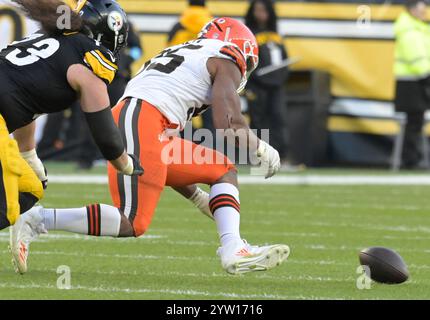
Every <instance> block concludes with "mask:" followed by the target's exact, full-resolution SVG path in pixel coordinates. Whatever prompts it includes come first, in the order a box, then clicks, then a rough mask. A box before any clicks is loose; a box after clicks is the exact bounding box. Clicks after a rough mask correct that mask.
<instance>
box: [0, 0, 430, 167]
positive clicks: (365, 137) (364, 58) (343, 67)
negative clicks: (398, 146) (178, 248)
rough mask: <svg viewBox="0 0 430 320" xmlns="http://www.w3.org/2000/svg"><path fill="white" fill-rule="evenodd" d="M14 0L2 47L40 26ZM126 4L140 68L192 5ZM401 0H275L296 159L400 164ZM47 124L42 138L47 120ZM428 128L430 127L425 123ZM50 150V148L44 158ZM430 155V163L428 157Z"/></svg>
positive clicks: (219, 7)
mask: <svg viewBox="0 0 430 320" xmlns="http://www.w3.org/2000/svg"><path fill="white" fill-rule="evenodd" d="M8 2H10V1H8V0H1V1H0V5H1V11H0V30H1V34H2V36H1V38H0V47H4V46H5V45H6V44H7V43H8V42H10V41H12V40H14V39H19V38H21V37H23V36H25V35H27V34H29V33H31V32H32V31H34V30H35V29H36V28H37V26H36V25H34V24H33V23H31V22H30V21H27V20H25V19H24V18H23V17H22V16H21V15H20V14H19V13H18V12H17V11H15V10H14V9H13V8H11V7H10V6H8ZM69 2H73V1H72V0H70V1H69ZM120 3H121V4H122V5H123V7H124V8H125V10H126V11H127V13H128V14H129V17H130V20H131V22H132V23H133V25H134V28H135V31H136V33H138V35H139V37H140V41H141V45H142V48H143V56H142V57H141V58H140V59H138V61H136V62H134V63H133V66H132V72H133V73H134V72H136V71H137V70H138V68H139V67H140V66H141V65H142V64H143V63H144V62H145V61H146V60H148V59H149V58H150V57H152V56H154V55H155V54H157V53H158V52H160V50H162V49H163V48H164V47H166V46H167V43H168V33H169V32H170V31H171V29H172V27H173V26H174V25H175V24H176V23H177V21H178V19H179V18H180V15H181V14H182V12H183V11H184V10H185V9H186V8H187V6H188V3H187V1H181V0H170V1H168V0H159V1H142V0H139V1H133V0H122V1H120ZM402 4H403V2H402V1H401V0H394V1H383V0H374V1H370V0H369V1H368V0H362V1H360V0H343V1H342V0H334V1H330V0H323V1H315V2H313V1H275V8H276V12H277V14H278V18H279V20H278V32H279V33H280V35H282V37H283V39H284V40H283V43H284V45H285V48H286V50H287V52H288V55H289V57H291V58H294V59H296V58H297V59H299V61H298V62H297V63H295V64H293V65H292V66H291V67H290V70H289V75H288V79H287V80H286V81H285V90H286V103H285V105H284V107H285V110H286V113H287V117H286V123H285V127H286V130H287V133H286V135H287V139H288V146H287V150H288V152H287V153H288V155H287V158H288V160H289V161H290V163H292V164H305V165H307V166H333V165H354V166H357V165H358V166H366V165H372V166H382V167H390V166H396V164H395V163H393V160H394V159H393V154H394V149H393V148H394V145H395V143H394V142H395V141H396V140H395V138H396V137H398V136H399V134H400V129H401V123H402V119H401V117H399V115H398V114H396V113H395V111H394V106H393V103H392V100H393V98H394V89H395V81H394V75H393V63H394V31H393V21H394V20H395V19H396V18H397V17H398V16H399V14H400V13H401V12H402V11H403V6H402ZM207 7H208V9H209V11H210V13H211V14H212V15H213V16H223V15H227V16H234V17H237V18H243V17H244V16H245V14H246V12H247V10H248V7H249V2H248V1H233V0H228V1H207ZM40 122H41V125H40V126H39V127H40V130H39V136H41V134H42V127H43V125H42V123H43V120H40ZM195 126H201V124H200V123H199V121H195ZM57 130H59V129H57ZM64 130H65V131H67V130H66V129H64V128H63V131H64ZM425 133H426V134H429V133H430V127H429V126H426V127H425ZM57 140H58V141H56V142H55V143H54V146H55V147H56V148H58V149H61V148H63V147H64V143H66V144H67V143H68V140H67V134H66V137H63V136H59V137H58V138H57ZM63 140H65V141H63ZM74 142H76V141H74ZM424 147H425V148H427V145H426V144H424ZM425 150H426V149H425ZM54 154H55V155H56V156H57V157H59V158H62V159H64V158H66V159H67V156H58V154H57V153H54ZM51 156H52V153H49V152H48V155H47V156H46V157H45V158H49V157H51ZM42 157H43V154H42ZM397 157H398V155H397ZM69 158H70V157H69ZM424 161H425V163H424V164H428V160H427V157H424ZM397 166H398V163H397Z"/></svg>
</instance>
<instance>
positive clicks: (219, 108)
mask: <svg viewBox="0 0 430 320" xmlns="http://www.w3.org/2000/svg"><path fill="white" fill-rule="evenodd" d="M208 70H209V73H210V74H211V76H212V79H213V86H212V113H213V123H214V126H215V128H216V129H223V130H227V134H230V135H231V134H233V135H235V136H236V137H238V138H246V139H247V141H248V147H249V148H250V149H251V150H252V151H255V150H257V148H258V143H259V142H258V138H257V136H256V135H255V134H254V133H253V132H252V131H250V130H249V127H248V125H247V123H246V120H245V118H244V117H243V115H242V111H241V106H240V97H239V95H238V93H237V88H238V87H239V85H240V82H241V79H242V76H241V73H240V71H239V69H238V68H237V66H236V65H235V64H234V63H233V62H232V61H230V60H226V59H219V58H212V59H209V61H208ZM241 141H243V140H241Z"/></svg>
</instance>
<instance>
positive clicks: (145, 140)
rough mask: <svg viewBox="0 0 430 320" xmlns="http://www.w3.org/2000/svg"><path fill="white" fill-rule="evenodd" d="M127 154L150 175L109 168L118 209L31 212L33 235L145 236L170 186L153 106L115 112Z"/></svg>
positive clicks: (137, 104) (127, 105)
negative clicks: (43, 231) (137, 158)
mask: <svg viewBox="0 0 430 320" xmlns="http://www.w3.org/2000/svg"><path fill="white" fill-rule="evenodd" d="M113 115H114V119H115V121H116V123H117V124H118V126H119V128H120V131H121V132H122V133H123V138H124V141H125V144H126V147H127V152H128V153H134V154H138V155H139V156H140V158H141V163H142V165H143V166H144V167H145V168H146V169H147V170H146V171H147V172H146V173H145V174H144V175H143V176H141V177H137V176H136V177H129V176H124V175H122V174H118V173H117V171H116V170H115V169H114V168H113V167H112V166H110V165H109V167H108V175H109V187H110V192H111V195H112V199H113V202H114V206H110V205H106V204H93V205H89V206H85V207H80V208H71V209H45V208H41V207H37V208H33V209H32V210H30V211H29V212H27V213H26V214H25V216H26V217H27V216H28V217H29V218H28V219H29V220H30V221H33V222H34V223H33V224H32V228H33V231H34V230H38V229H39V230H40V229H41V226H42V225H43V226H44V228H46V229H47V230H58V231H69V232H73V233H79V234H86V235H92V236H112V237H133V236H140V235H142V234H143V233H144V232H145V231H146V230H147V228H148V227H149V224H150V222H151V219H152V216H153V213H154V211H155V208H156V206H157V202H158V200H159V197H160V194H161V192H162V190H163V187H164V184H165V181H166V172H167V168H166V166H165V165H164V164H163V163H162V162H161V156H160V154H161V150H162V147H163V146H162V144H161V142H160V141H159V139H158V137H159V134H160V133H162V132H163V130H164V127H163V119H164V118H163V116H162V115H161V114H160V113H159V112H158V111H157V110H156V109H155V108H154V107H152V106H151V105H149V104H146V103H142V102H141V101H140V100H137V99H131V100H127V101H126V102H124V103H121V104H120V105H118V106H117V107H115V108H114V110H113Z"/></svg>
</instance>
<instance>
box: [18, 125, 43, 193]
mask: <svg viewBox="0 0 430 320" xmlns="http://www.w3.org/2000/svg"><path fill="white" fill-rule="evenodd" d="M35 132H36V123H35V122H34V121H33V122H31V123H30V124H28V125H26V126H25V127H22V128H19V129H17V130H15V132H14V133H13V137H14V138H15V140H16V141H17V142H18V147H19V151H20V152H21V156H22V157H23V158H24V160H25V161H27V163H28V164H29V165H30V167H31V168H32V169H33V171H34V172H35V173H36V175H37V177H38V178H39V180H40V181H41V182H42V184H43V188H44V189H46V187H47V185H48V175H47V172H46V168H45V166H44V165H43V163H42V161H41V160H40V159H39V157H38V156H37V152H36V139H35V138H34V133H35Z"/></svg>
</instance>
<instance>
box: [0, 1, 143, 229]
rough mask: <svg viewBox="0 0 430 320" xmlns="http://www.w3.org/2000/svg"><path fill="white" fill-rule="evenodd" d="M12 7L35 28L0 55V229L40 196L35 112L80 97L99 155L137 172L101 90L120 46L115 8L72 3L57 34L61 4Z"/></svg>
mask: <svg viewBox="0 0 430 320" xmlns="http://www.w3.org/2000/svg"><path fill="white" fill-rule="evenodd" d="M13 2H15V3H17V4H18V5H20V7H21V8H22V9H23V10H24V11H25V12H26V14H27V16H29V17H30V18H32V19H34V20H36V21H38V22H39V23H40V25H41V27H42V29H41V31H39V32H37V33H35V34H33V35H31V36H29V37H28V38H26V39H24V40H21V41H16V42H14V43H12V44H11V45H9V46H8V47H7V48H6V49H4V50H2V51H1V52H0V230H1V229H4V228H6V227H8V226H10V225H13V224H14V223H15V222H16V220H17V219H18V217H19V215H20V213H23V212H25V211H26V210H28V209H30V208H31V207H32V206H33V205H34V204H35V202H37V201H38V200H39V199H41V198H42V196H43V189H44V188H43V187H44V186H45V185H46V182H47V176H46V172H45V170H44V167H43V164H42V163H41V161H40V160H39V158H38V156H37V154H36V151H35V141H34V129H35V124H34V120H35V119H36V118H37V116H38V115H40V114H44V113H53V112H57V111H61V110H65V109H67V108H68V107H70V105H72V104H73V103H74V102H75V101H76V100H78V99H79V100H80V104H81V106H82V110H83V112H84V114H85V117H86V120H87V122H88V125H89V127H90V129H91V133H92V135H93V137H94V140H95V142H96V143H97V145H98V147H99V148H100V151H101V152H102V154H103V155H104V157H105V158H106V159H107V160H109V161H110V162H111V163H112V164H113V166H114V167H115V168H116V169H117V170H118V171H119V172H121V173H123V174H126V175H141V174H142V173H143V169H142V168H141V167H140V164H139V161H138V159H137V158H136V157H134V156H133V155H127V153H126V152H125V148H124V144H123V140H122V137H121V134H120V132H119V130H118V128H117V127H116V125H115V123H114V121H113V118H112V114H111V109H110V101H109V97H108V93H107V85H108V84H110V83H111V82H112V80H113V79H114V77H115V73H116V70H117V64H116V58H115V57H116V55H117V54H118V52H119V50H120V49H121V48H122V47H123V46H124V45H125V44H126V41H127V34H128V23H127V17H126V15H125V13H124V11H123V10H122V9H121V7H120V6H119V5H118V4H117V3H116V2H115V1H113V0H84V1H79V3H78V5H77V8H76V9H75V10H74V11H72V10H70V28H69V29H67V30H64V29H61V28H60V27H59V26H58V21H59V18H60V14H59V13H57V8H58V7H59V6H61V5H63V6H64V3H63V2H62V1H59V0H13ZM58 11H59V10H58ZM10 133H14V137H15V139H16V140H13V139H11V138H10V137H9V134H10ZM17 142H18V143H17ZM18 145H19V147H18ZM41 181H42V183H41Z"/></svg>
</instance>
